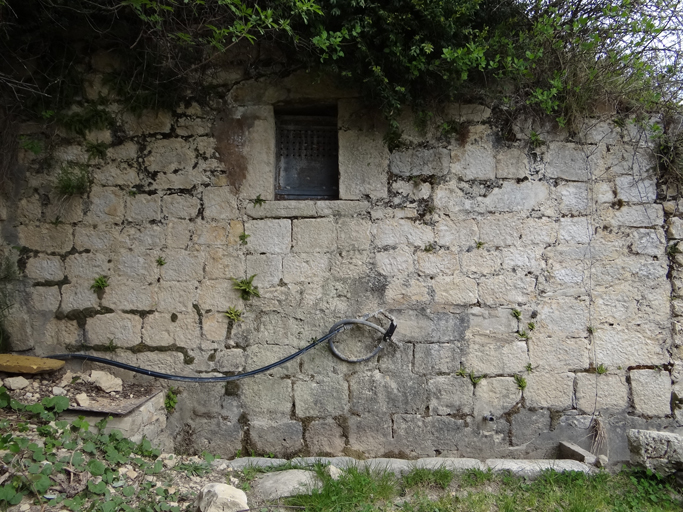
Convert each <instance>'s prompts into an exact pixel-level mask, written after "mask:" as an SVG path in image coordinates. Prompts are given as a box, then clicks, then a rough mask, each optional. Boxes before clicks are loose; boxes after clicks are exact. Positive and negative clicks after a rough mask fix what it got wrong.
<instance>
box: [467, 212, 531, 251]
mask: <svg viewBox="0 0 683 512" xmlns="http://www.w3.org/2000/svg"><path fill="white" fill-rule="evenodd" d="M520 237H521V232H520V220H519V217H518V216H516V215H515V216H510V215H501V216H497V215H496V216H494V215H491V216H488V217H485V218H483V219H482V220H480V221H479V237H478V238H477V240H476V241H477V242H482V243H484V244H485V246H488V247H506V246H509V245H517V244H518V243H519V240H520ZM471 245H474V243H473V244H471Z"/></svg>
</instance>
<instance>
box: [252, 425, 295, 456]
mask: <svg viewBox="0 0 683 512" xmlns="http://www.w3.org/2000/svg"><path fill="white" fill-rule="evenodd" d="M249 439H250V440H251V443H252V445H253V446H254V449H255V450H256V451H257V452H259V453H264V454H268V453H277V454H282V455H290V456H291V455H295V454H297V453H299V452H300V451H301V450H302V449H303V447H304V443H303V427H302V426H301V423H299V422H298V421H251V422H250V423H249Z"/></svg>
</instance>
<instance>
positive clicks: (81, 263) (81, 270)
mask: <svg viewBox="0 0 683 512" xmlns="http://www.w3.org/2000/svg"><path fill="white" fill-rule="evenodd" d="M65 268H66V275H67V277H68V278H69V279H71V280H76V279H93V280H94V279H95V278H96V277H98V276H101V275H108V274H109V270H110V268H109V262H108V257H107V255H105V254H101V253H92V252H91V253H82V254H72V255H71V256H68V257H67V258H66V260H65Z"/></svg>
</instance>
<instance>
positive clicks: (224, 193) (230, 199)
mask: <svg viewBox="0 0 683 512" xmlns="http://www.w3.org/2000/svg"><path fill="white" fill-rule="evenodd" d="M204 217H205V218H206V219H216V220H231V219H237V218H238V217H239V214H238V212H237V197H236V196H235V194H234V193H233V191H232V188H231V187H208V188H206V189H204Z"/></svg>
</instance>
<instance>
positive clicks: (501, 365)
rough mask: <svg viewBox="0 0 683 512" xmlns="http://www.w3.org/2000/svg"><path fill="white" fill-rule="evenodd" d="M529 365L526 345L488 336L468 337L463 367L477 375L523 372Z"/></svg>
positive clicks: (512, 338) (513, 339)
mask: <svg viewBox="0 0 683 512" xmlns="http://www.w3.org/2000/svg"><path fill="white" fill-rule="evenodd" d="M527 364H529V355H528V353H527V347H526V343H524V342H522V341H515V338H514V337H513V336H510V337H509V339H507V340H506V339H504V338H493V337H488V336H472V337H468V340H467V345H466V347H465V349H464V350H463V365H464V366H465V367H466V368H468V369H470V370H473V371H474V372H475V373H477V374H482V373H492V374H510V373H515V372H523V371H524V370H525V368H526V366H527Z"/></svg>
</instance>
